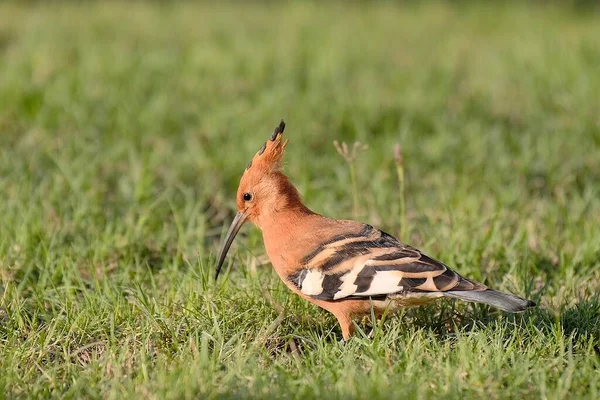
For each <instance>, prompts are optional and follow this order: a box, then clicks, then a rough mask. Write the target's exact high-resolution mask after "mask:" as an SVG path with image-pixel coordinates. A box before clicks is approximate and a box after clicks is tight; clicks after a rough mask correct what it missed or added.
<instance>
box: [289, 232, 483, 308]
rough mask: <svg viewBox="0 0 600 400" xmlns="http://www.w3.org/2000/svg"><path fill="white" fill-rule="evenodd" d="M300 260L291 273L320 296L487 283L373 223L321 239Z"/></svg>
mask: <svg viewBox="0 0 600 400" xmlns="http://www.w3.org/2000/svg"><path fill="white" fill-rule="evenodd" d="M302 261H303V268H302V269H301V270H300V271H298V272H297V273H295V274H293V275H292V276H290V277H289V279H290V281H292V282H293V283H294V284H295V285H296V287H298V289H300V291H301V292H302V293H304V294H306V295H308V296H311V297H314V298H317V299H321V300H341V299H348V298H368V297H377V298H378V297H381V296H388V295H399V294H406V293H409V292H412V293H415V292H416V293H423V294H426V293H432V292H442V291H448V290H454V291H457V290H485V289H486V287H485V286H484V285H482V284H479V283H476V282H473V281H470V280H468V279H465V278H463V277H461V276H460V275H459V274H457V273H456V272H454V271H452V270H451V269H449V268H448V267H447V266H446V265H444V264H443V263H441V262H439V261H437V260H435V259H433V258H431V257H428V256H427V255H425V254H423V253H421V252H420V251H419V250H417V249H415V248H414V247H411V246H408V245H405V244H403V243H401V242H400V241H398V240H397V239H395V238H393V237H392V236H390V235H389V234H387V233H385V232H382V231H379V230H377V229H375V228H373V227H372V226H370V225H365V226H364V227H363V229H362V230H361V231H360V232H358V233H352V234H348V235H339V236H336V237H333V238H331V239H329V240H327V241H325V242H323V243H322V244H321V245H320V246H319V247H318V248H317V249H315V250H313V251H312V252H311V253H309V254H308V255H307V256H306V257H304V259H303V260H302Z"/></svg>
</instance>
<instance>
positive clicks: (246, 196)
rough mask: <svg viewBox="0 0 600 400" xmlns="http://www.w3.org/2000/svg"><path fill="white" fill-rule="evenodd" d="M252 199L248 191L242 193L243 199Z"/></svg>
mask: <svg viewBox="0 0 600 400" xmlns="http://www.w3.org/2000/svg"><path fill="white" fill-rule="evenodd" d="M250 200H252V195H251V194H250V193H244V201H250Z"/></svg>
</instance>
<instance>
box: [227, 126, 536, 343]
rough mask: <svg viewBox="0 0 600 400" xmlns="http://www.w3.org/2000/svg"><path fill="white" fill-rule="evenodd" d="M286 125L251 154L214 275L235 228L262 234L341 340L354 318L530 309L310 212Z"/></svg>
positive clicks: (363, 229)
mask: <svg viewBox="0 0 600 400" xmlns="http://www.w3.org/2000/svg"><path fill="white" fill-rule="evenodd" d="M284 129H285V124H284V122H283V121H281V123H280V124H279V126H277V127H276V128H275V131H274V132H273V135H272V136H271V137H270V138H269V140H267V142H266V143H265V144H264V145H263V146H262V147H261V148H260V150H259V151H258V152H257V153H256V155H255V156H254V158H253V159H252V161H251V162H250V164H249V165H248V167H247V168H246V170H245V171H244V175H243V176H242V179H241V181H240V185H239V188H238V191H237V197H236V203H237V209H238V213H237V215H236V217H235V219H234V220H233V222H232V224H231V227H230V228H229V231H228V232H227V235H226V238H225V241H224V243H223V246H222V248H221V252H220V255H219V260H218V265H217V276H218V274H219V271H220V269H221V267H222V265H223V261H224V259H225V256H226V254H227V251H228V250H229V247H230V246H231V243H232V242H233V239H234V237H235V235H236V234H237V232H238V231H239V229H240V227H241V226H242V225H243V223H244V222H245V221H247V220H249V221H251V222H253V223H254V224H255V225H256V226H258V227H259V228H260V229H261V230H262V234H263V240H264V244H265V248H266V250H267V254H268V256H269V259H270V260H271V263H272V264H273V267H274V269H275V271H276V272H277V274H278V275H279V277H280V278H281V280H282V281H283V282H284V283H285V285H286V286H287V287H288V288H290V289H291V290H292V291H294V292H295V293H297V294H298V295H300V296H301V297H302V298H304V299H306V300H308V301H310V302H311V303H313V304H316V305H317V306H319V307H321V308H323V309H325V310H327V311H329V312H331V313H332V314H333V315H335V317H336V318H337V319H338V321H339V323H340V326H341V328H342V335H343V337H344V339H348V338H349V337H350V335H351V334H352V332H353V328H354V325H353V323H352V321H353V318H355V317H361V316H363V315H368V314H369V313H370V312H371V309H373V310H374V311H375V313H376V314H382V313H383V312H384V311H386V310H391V311H393V310H395V309H397V308H399V307H410V306H417V305H421V304H424V303H428V302H430V301H432V300H434V299H436V298H440V297H451V298H459V299H462V300H465V301H472V302H479V303H485V304H490V305H492V306H495V307H498V308H500V309H502V310H505V311H509V312H521V311H524V310H526V309H527V308H529V307H532V306H534V305H535V303H533V302H531V301H529V300H526V299H523V298H521V297H518V296H515V295H513V294H510V293H501V292H497V291H495V290H491V289H488V288H487V287H486V286H485V285H483V284H480V283H477V282H473V281H471V280H469V279H466V278H463V277H462V276H460V275H459V274H457V273H456V272H454V271H452V270H451V269H450V268H448V267H447V266H446V265H444V264H443V263H441V262H439V261H437V260H435V259H432V258H430V257H428V256H426V255H425V254H423V253H421V252H420V251H419V250H417V249H415V248H413V247H411V246H408V245H406V244H404V243H401V242H400V241H398V240H397V239H395V238H394V237H392V236H390V235H388V234H387V233H385V232H382V231H380V230H378V229H376V228H373V227H372V226H370V225H366V224H362V223H359V222H355V221H348V220H336V219H331V218H327V217H324V216H322V215H319V214H317V213H314V212H312V211H311V210H309V209H308V208H307V207H306V206H305V205H304V203H303V202H302V200H301V198H300V195H299V193H298V191H297V190H296V188H295V187H294V186H293V185H292V184H291V182H290V181H289V179H288V178H287V176H285V175H284V174H283V172H282V171H281V159H282V157H283V153H284V150H285V146H286V145H287V141H285V142H284V141H282V134H283V130H284Z"/></svg>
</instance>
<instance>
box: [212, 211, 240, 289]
mask: <svg viewBox="0 0 600 400" xmlns="http://www.w3.org/2000/svg"><path fill="white" fill-rule="evenodd" d="M247 217H248V214H247V213H246V212H243V213H242V212H238V213H237V214H236V215H235V218H234V219H233V222H232V223H231V226H230V227H229V230H228V231H227V235H226V236H225V241H224V242H223V246H221V251H220V252H219V262H218V263H217V273H216V274H215V280H217V278H218V277H219V272H221V267H222V266H223V261H225V256H226V255H227V252H228V251H229V248H230V247H231V243H233V239H234V238H235V235H237V233H238V231H239V230H240V228H241V227H242V225H244V222H246V218H247Z"/></svg>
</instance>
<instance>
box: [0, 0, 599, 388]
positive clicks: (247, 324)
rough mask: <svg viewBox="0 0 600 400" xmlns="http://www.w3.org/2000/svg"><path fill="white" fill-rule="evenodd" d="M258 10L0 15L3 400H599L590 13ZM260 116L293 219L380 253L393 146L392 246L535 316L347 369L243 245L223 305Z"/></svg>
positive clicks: (252, 242) (164, 7) (23, 10)
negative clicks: (312, 215)
mask: <svg viewBox="0 0 600 400" xmlns="http://www.w3.org/2000/svg"><path fill="white" fill-rule="evenodd" d="M259 4H262V5H257V6H254V7H253V6H249V5H243V4H230V5H192V4H185V5H178V6H174V5H168V4H164V3H156V4H144V3H130V4H129V3H128V4H125V3H122V4H119V3H106V4H96V3H91V4H90V3H83V4H80V5H69V4H62V3H50V4H49V5H44V3H40V4H37V5H19V4H18V3H13V4H11V3H2V4H1V5H0V143H1V145H0V398H1V397H7V398H8V397H11V398H12V397H63V396H64V397H67V398H82V397H84V398H100V397H103V398H115V399H116V398H128V397H139V398H192V397H197V398H207V399H209V398H226V397H235V398H244V397H250V396H251V397H258V398H261V397H262V398H265V397H266V396H273V397H275V398H298V399H305V398H312V397H320V398H340V399H349V398H363V399H376V398H382V399H392V398H457V399H458V398H465V397H477V398H492V399H506V398H518V399H521V398H540V399H559V398H597V397H598V396H599V393H598V392H599V391H600V388H599V386H600V384H599V382H600V356H599V354H600V299H599V297H598V292H599V291H600V112H599V111H600V108H599V107H600V106H599V105H600V74H599V73H598V71H600V16H599V15H598V13H597V11H594V10H590V9H583V10H582V9H579V10H578V9H573V8H568V7H564V8H560V7H558V6H556V5H555V6H544V5H542V2H538V3H535V5H529V6H527V5H519V4H518V3H516V2H503V3H501V4H498V5H494V6H489V7H484V6H476V5H469V3H460V5H456V6H449V5H444V4H442V3H427V4H425V5H416V4H412V3H410V4H408V5H404V6H394V5H392V4H390V3H387V2H380V3H376V4H372V5H370V6H368V5H367V4H363V5H361V3H348V4H341V3H340V4H335V3H334V4H328V5H325V6H317V5H315V4H313V3H289V4H285V5H283V4H282V5H279V4H270V3H259ZM280 118H285V119H286V121H287V123H288V127H287V129H286V134H287V136H288V138H289V139H290V144H289V146H288V152H287V157H286V159H287V161H286V171H287V172H288V174H289V175H290V177H291V179H292V181H293V182H294V183H295V184H296V185H297V187H298V189H299V190H300V192H301V193H302V195H303V197H304V199H305V200H306V203H307V204H308V206H309V207H311V208H312V209H313V210H315V211H317V212H320V213H323V214H326V215H329V216H332V217H339V218H350V217H352V215H353V213H357V214H358V218H359V219H361V220H362V221H365V222H369V223H371V224H373V225H375V226H377V227H379V228H382V229H384V230H386V231H389V232H391V233H396V234H397V233H398V232H399V231H400V221H401V220H402V215H401V213H400V193H399V189H398V178H397V174H396V165H395V163H394V153H393V147H394V145H395V144H396V143H400V144H401V146H402V150H403V157H404V171H405V176H406V177H405V179H406V181H405V186H406V188H405V197H406V210H407V213H406V221H407V222H406V226H405V227H402V232H403V233H402V234H403V239H404V240H405V241H407V242H409V243H411V244H412V245H415V246H418V247H419V248H421V249H423V250H424V251H426V252H427V253H429V254H431V255H432V256H434V257H437V258H439V259H441V260H443V261H445V262H446V263H447V264H449V265H451V266H453V267H455V268H456V269H457V270H458V271H460V272H461V273H462V274H464V275H466V276H469V277H472V278H474V279H477V280H481V281H484V282H485V283H486V284H488V285H489V286H492V287H494V288H496V289H500V290H508V291H513V292H515V293H518V294H521V295H526V296H528V297H530V298H532V299H534V300H535V301H537V302H538V304H539V308H536V309H535V310H533V311H532V312H529V313H527V314H525V315H518V316H512V315H506V314H502V313H499V312H497V311H494V310H491V309H489V308H486V307H483V306H472V305H465V304H464V303H453V302H449V301H448V302H442V301H441V302H439V303H436V304H435V305H432V306H429V307H427V308H424V309H418V310H413V311H410V312H407V313H406V314H405V315H401V316H398V317H393V318H389V319H388V320H387V321H385V322H384V323H383V324H376V325H375V328H374V330H373V334H372V337H369V336H368V334H369V332H370V331H371V327H370V326H369V325H370V324H369V323H368V321H367V323H365V324H363V325H361V326H362V331H364V332H362V333H361V332H359V334H358V335H357V336H356V337H354V338H353V339H352V340H350V341H349V342H348V343H345V344H341V343H340V342H339V340H340V339H341V334H340V331H339V328H338V326H337V323H336V321H335V319H334V318H333V317H332V316H331V315H328V314H326V313H325V312H323V311H321V310H318V309H316V308H315V307H313V306H311V305H309V304H307V303H305V302H303V301H301V300H300V299H299V298H297V297H295V295H292V294H291V293H290V292H289V291H288V290H287V289H286V288H285V287H284V285H283V284H282V283H281V282H279V280H278V278H277V277H276V275H275V274H274V272H273V271H272V269H271V267H270V265H269V264H264V263H262V262H261V261H260V260H262V259H263V257H262V256H263V254H264V248H263V245H262V239H261V235H260V232H259V231H258V230H257V229H256V228H251V227H247V228H244V230H243V231H242V235H240V237H238V239H237V240H236V242H235V245H234V248H233V249H232V251H231V253H230V256H229V258H228V262H227V265H226V271H227V274H225V276H223V277H222V278H220V280H219V282H218V283H216V284H215V283H214V281H213V280H212V277H213V274H214V268H215V253H216V251H217V250H218V246H219V242H220V239H221V237H222V235H223V233H224V231H225V229H226V228H227V226H228V224H229V222H230V221H231V219H232V216H233V213H234V208H235V201H234V197H235V190H236V187H237V183H238V180H239V177H240V176H241V173H242V172H243V169H244V167H245V165H246V164H247V163H248V161H249V160H250V157H251V156H252V155H253V154H254V153H255V152H256V151H257V150H258V148H259V147H260V145H261V144H262V143H263V142H264V140H265V139H266V138H267V137H268V136H269V135H270V133H271V131H272V129H273V127H274V126H275V125H276V124H277V123H278V121H279V119H280ZM334 140H338V141H340V142H341V141H346V142H347V143H352V142H354V141H357V140H358V141H360V142H362V143H367V144H368V145H369V148H368V150H367V151H365V152H361V153H360V155H359V156H358V158H357V159H356V161H355V164H354V168H355V184H356V187H357V196H356V197H357V198H358V200H357V204H354V202H353V190H352V183H351V176H350V175H351V174H350V170H349V168H348V164H347V163H346V162H345V160H344V159H343V158H342V157H340V156H339V155H338V154H337V152H336V150H335V148H334V146H333V144H332V143H333V141H334ZM355 207H356V210H354V208H355ZM282 308H283V310H284V311H283V312H281V309H282Z"/></svg>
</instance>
